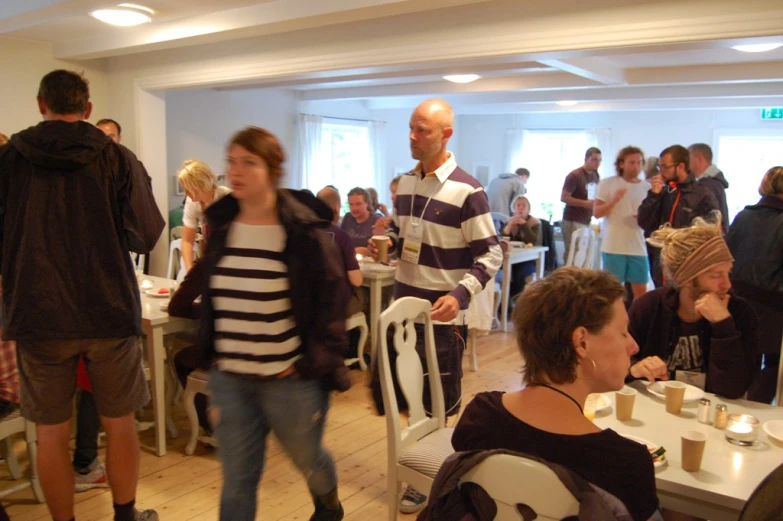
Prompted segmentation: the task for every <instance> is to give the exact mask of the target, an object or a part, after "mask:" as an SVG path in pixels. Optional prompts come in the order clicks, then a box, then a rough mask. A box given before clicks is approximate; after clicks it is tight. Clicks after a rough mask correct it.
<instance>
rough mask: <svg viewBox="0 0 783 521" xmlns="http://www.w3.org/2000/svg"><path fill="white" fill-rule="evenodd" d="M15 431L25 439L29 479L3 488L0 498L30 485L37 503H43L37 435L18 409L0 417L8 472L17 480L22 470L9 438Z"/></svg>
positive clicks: (0, 436)
mask: <svg viewBox="0 0 783 521" xmlns="http://www.w3.org/2000/svg"><path fill="white" fill-rule="evenodd" d="M17 433H24V435H25V441H26V442H27V453H28V454H29V455H30V479H29V480H28V481H26V482H24V483H19V484H17V485H14V486H12V487H8V488H6V489H3V490H2V491H0V498H4V497H6V496H8V495H11V494H15V493H16V492H19V491H20V490H24V489H26V488H27V487H32V488H33V495H35V499H36V500H37V501H38V502H39V503H43V502H44V501H45V500H46V499H45V498H44V494H43V489H41V482H40V481H39V479H38V437H37V433H36V430H35V424H34V423H32V422H28V421H27V420H25V419H24V418H22V416H21V414H19V411H18V410H16V411H14V412H12V413H11V414H9V415H7V416H5V417H4V418H2V419H0V440H5V447H6V450H5V460H6V463H7V464H8V473H9V474H11V477H12V478H14V479H17V480H18V479H21V478H22V471H21V469H20V468H19V462H18V461H17V459H16V454H15V453H14V447H13V443H12V440H11V436H13V435H14V434H17Z"/></svg>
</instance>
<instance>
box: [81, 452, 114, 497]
mask: <svg viewBox="0 0 783 521" xmlns="http://www.w3.org/2000/svg"><path fill="white" fill-rule="evenodd" d="M92 488H109V480H108V479H107V478H106V466H105V465H104V464H103V463H101V462H100V461H98V460H97V459H96V460H95V461H93V462H92V464H91V465H90V466H89V472H87V473H86V474H82V473H80V472H77V473H76V480H75V485H74V489H75V490H76V492H84V491H85V490H90V489H92Z"/></svg>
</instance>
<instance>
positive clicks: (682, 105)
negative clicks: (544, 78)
mask: <svg viewBox="0 0 783 521" xmlns="http://www.w3.org/2000/svg"><path fill="white" fill-rule="evenodd" d="M450 102H451V103H452V106H453V107H454V111H455V113H456V114H457V116H458V117H459V116H466V115H479V114H481V115H485V114H536V113H561V112H562V113H574V112H637V111H639V112H641V111H644V112H649V111H659V110H677V111H686V110H732V109H761V108H763V107H779V106H781V104H783V96H771V97H765V98H713V99H700V100H681V99H669V100H615V101H597V102H589V103H580V104H579V105H575V106H573V107H560V106H559V105H556V104H554V103H536V104H533V103H531V104H526V103H518V104H482V105H468V104H463V103H461V102H460V101H458V100H450ZM415 106H416V104H415V103H413V104H410V103H396V104H394V105H393V104H391V103H386V104H384V105H380V104H378V105H376V104H373V105H372V106H371V107H370V109H371V110H384V109H386V110H392V109H409V108H412V107H415ZM759 117H760V115H759ZM772 123H773V125H774V122H772ZM457 124H458V125H459V120H458V121H457Z"/></svg>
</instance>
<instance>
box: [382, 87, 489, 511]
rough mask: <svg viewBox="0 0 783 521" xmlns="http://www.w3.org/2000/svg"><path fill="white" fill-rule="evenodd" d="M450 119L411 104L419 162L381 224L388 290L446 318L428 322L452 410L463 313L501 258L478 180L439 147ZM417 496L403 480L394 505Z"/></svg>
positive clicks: (416, 506) (457, 399) (417, 501)
mask: <svg viewBox="0 0 783 521" xmlns="http://www.w3.org/2000/svg"><path fill="white" fill-rule="evenodd" d="M453 125H454V112H453V111H452V109H451V107H450V106H449V104H448V103H446V102H445V101H443V100H440V99H430V100H427V101H425V102H423V103H422V104H420V105H419V106H418V107H417V108H416V110H414V112H413V114H412V115H411V120H410V135H409V137H410V147H411V156H412V157H413V159H417V160H418V161H419V164H418V165H416V167H415V168H414V169H413V170H412V171H411V172H409V173H408V174H406V175H404V176H402V178H401V179H400V183H399V185H398V187H397V198H396V201H395V203H394V216H393V220H392V223H391V225H390V230H389V235H390V236H391V237H392V240H394V241H395V242H396V246H397V253H398V255H399V257H400V262H399V265H398V267H397V273H396V278H395V284H394V297H395V298H401V297H409V296H410V297H419V298H423V299H426V300H428V301H430V302H431V303H432V312H431V317H432V319H433V320H435V321H438V322H449V323H450V324H449V325H436V326H435V344H436V346H437V351H438V365H439V368H440V371H441V378H442V381H443V394H444V398H445V402H446V411H447V412H446V414H447V415H454V414H457V413H458V412H459V408H460V405H461V398H462V354H463V352H464V348H465V339H466V336H467V326H466V325H465V324H466V323H467V322H466V320H465V318H464V313H465V312H466V311H467V309H468V305H469V304H470V299H471V297H473V295H476V294H477V293H479V292H480V291H481V290H482V289H483V288H484V286H486V284H487V282H489V281H490V280H492V278H493V277H494V276H495V273H497V271H498V269H499V268H500V265H501V263H502V261H503V254H502V252H501V249H500V244H499V242H498V237H497V232H496V231H495V227H494V225H493V223H492V218H491V216H490V211H489V202H488V200H487V195H486V193H485V192H484V188H483V187H482V186H481V183H479V182H478V181H477V180H476V179H474V178H473V177H472V176H471V175H470V174H468V173H467V172H465V171H464V170H463V169H461V168H460V167H459V166H457V160H456V158H455V157H454V154H452V153H451V152H449V151H448V150H447V148H446V145H447V143H448V141H449V138H451V136H452V134H453V132H454V129H453ZM417 330H418V331H419V334H417V343H418V345H417V350H418V352H419V357H420V358H421V361H422V365H423V366H424V367H425V368H426V366H427V364H426V359H425V356H424V338H423V335H422V334H420V332H421V331H422V330H421V328H418V327H417ZM391 355H392V356H393V355H394V353H391ZM391 366H392V368H394V367H395V364H394V363H392V364H391ZM395 381H396V378H395ZM424 385H425V387H424V405H425V408H426V409H427V410H431V408H430V396H429V385H428V381H427V380H426V379H425V384H424ZM373 391H374V394H375V397H376V404H377V405H378V408H379V410H380V409H382V400H380V391H379V389H378V387H376V386H374V389H373ZM376 391H377V392H376ZM397 400H398V403H400V406H401V407H403V406H404V405H405V404H406V402H405V399H404V397H403V396H402V393H400V392H398V393H397ZM422 498H423V499H422ZM425 502H426V497H424V496H423V495H421V494H419V493H417V492H416V491H415V490H412V489H411V488H410V487H409V490H407V491H406V494H405V495H404V496H403V499H402V502H401V504H400V510H401V511H402V512H405V513H411V512H416V511H418V510H420V509H421V508H422V507H423V506H424V503H425Z"/></svg>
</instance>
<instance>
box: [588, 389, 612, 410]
mask: <svg viewBox="0 0 783 521" xmlns="http://www.w3.org/2000/svg"><path fill="white" fill-rule="evenodd" d="M588 396H595V397H596V402H595V412H601V411H605V410H606V409H608V408H609V407H611V406H612V399H611V398H609V397H608V396H607V395H605V394H601V393H593V394H588Z"/></svg>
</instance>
